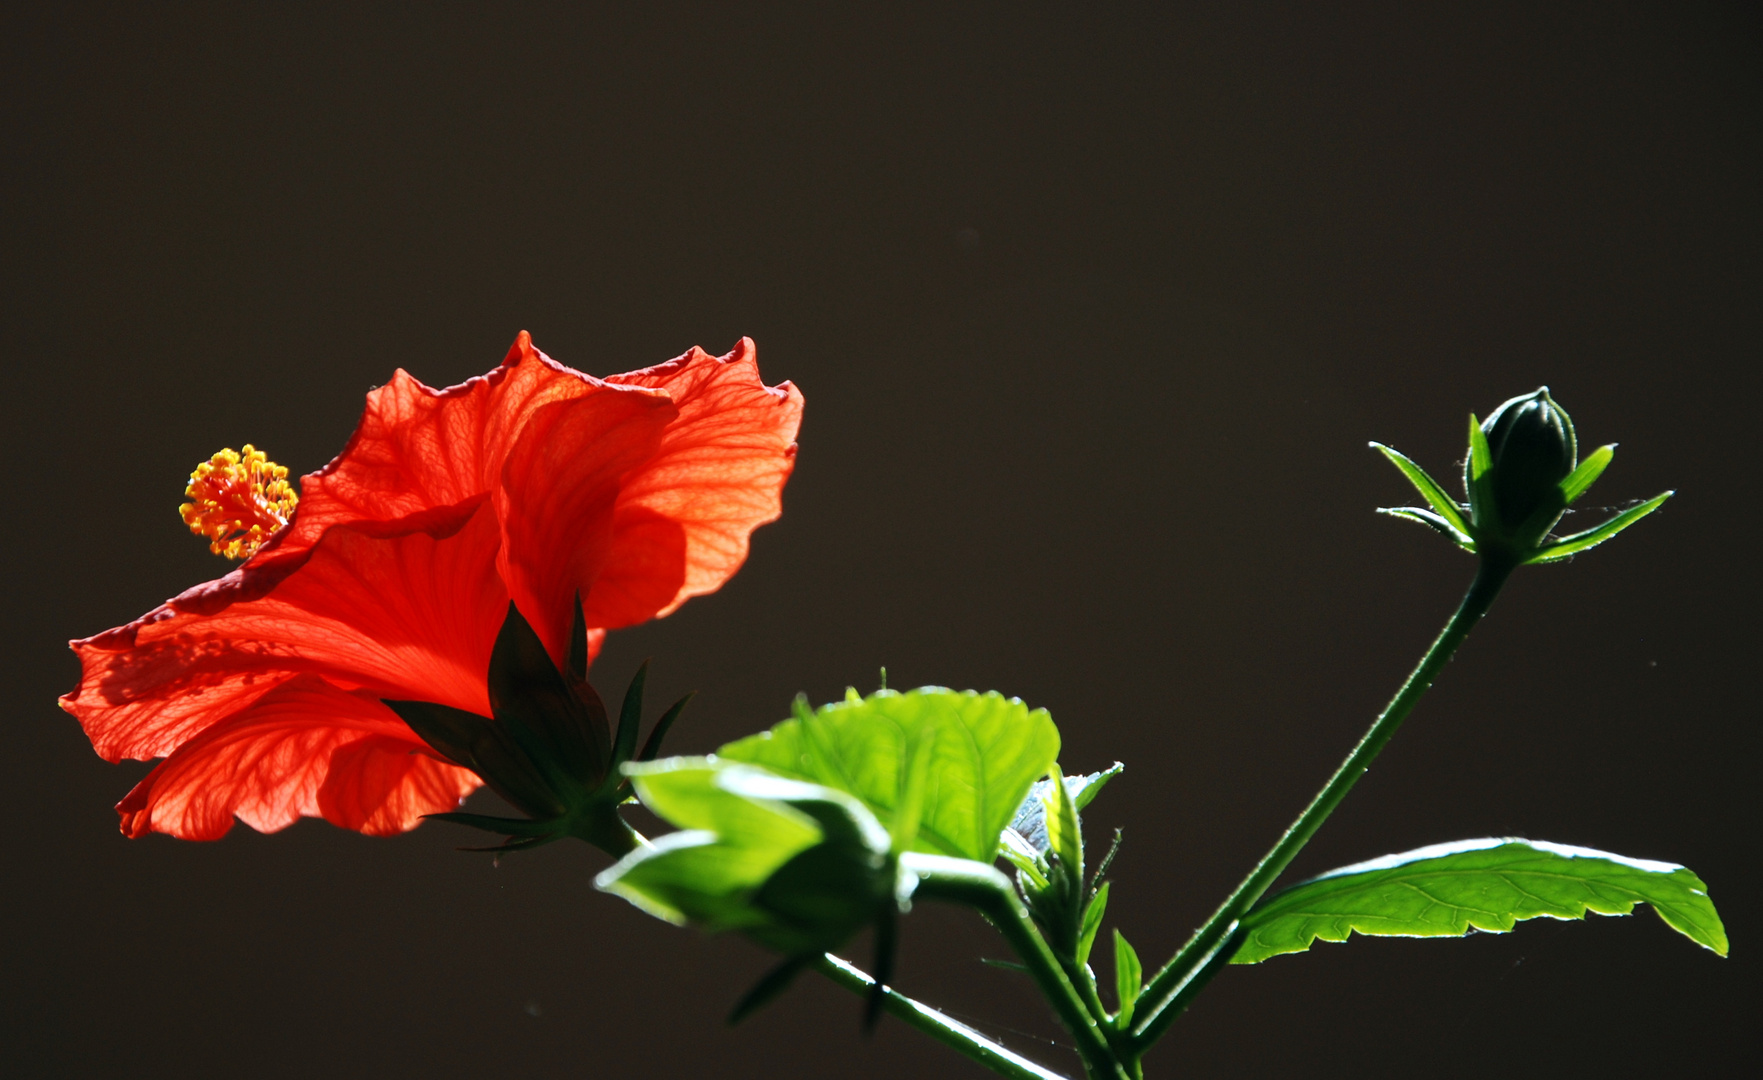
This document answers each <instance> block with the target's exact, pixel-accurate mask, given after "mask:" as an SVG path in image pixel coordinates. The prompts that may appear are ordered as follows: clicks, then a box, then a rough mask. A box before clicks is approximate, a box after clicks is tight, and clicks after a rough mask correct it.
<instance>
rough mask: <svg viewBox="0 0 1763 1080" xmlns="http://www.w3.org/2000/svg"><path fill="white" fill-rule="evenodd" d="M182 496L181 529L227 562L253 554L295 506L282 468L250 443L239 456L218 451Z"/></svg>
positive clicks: (295, 499)
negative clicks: (185, 528) (186, 529)
mask: <svg viewBox="0 0 1763 1080" xmlns="http://www.w3.org/2000/svg"><path fill="white" fill-rule="evenodd" d="M184 494H185V495H188V496H189V497H190V501H189V502H187V503H185V504H183V505H182V506H180V507H178V513H180V514H182V515H183V517H184V524H186V525H188V526H189V527H190V531H191V532H193V533H195V534H196V535H197V536H206V537H207V538H208V540H209V544H208V550H210V551H212V552H214V553H215V554H216V555H225V556H226V557H227V558H229V559H249V558H250V557H251V556H252V555H255V554H256V553H257V549H258V548H260V547H262V546H263V544H264V541H266V540H268V539H269V538H270V537H271V536H273V535H274V534H275V531H276V530H277V529H279V528H281V527H282V526H283V525H286V524H287V523H288V518H289V517H291V516H292V515H293V513H294V504H295V503H298V502H299V501H300V497H299V496H298V495H296V494H294V488H293V486H292V485H291V484H289V483H288V470H287V468H286V466H282V465H277V464H276V463H275V462H273V461H271V460H269V458H268V457H267V456H265V455H264V453H263V451H261V450H258V449H256V448H255V447H253V446H252V445H251V444H250V443H246V444H245V449H244V450H242V451H235V450H231V449H227V450H222V451H221V452H220V453H218V454H216V455H214V456H213V457H211V458H209V459H208V460H207V461H204V462H203V463H202V464H200V465H198V466H196V471H195V472H193V473H191V474H190V486H189V487H187V488H185V489H184Z"/></svg>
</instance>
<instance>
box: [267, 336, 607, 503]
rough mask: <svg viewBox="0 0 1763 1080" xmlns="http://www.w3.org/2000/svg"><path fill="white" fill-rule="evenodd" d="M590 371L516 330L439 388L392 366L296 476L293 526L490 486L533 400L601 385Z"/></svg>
mask: <svg viewBox="0 0 1763 1080" xmlns="http://www.w3.org/2000/svg"><path fill="white" fill-rule="evenodd" d="M603 389H604V384H603V383H602V382H601V381H600V380H598V379H595V378H592V377H590V376H587V375H584V374H582V373H581V372H579V371H575V370H573V369H571V368H568V367H565V366H563V365H562V364H559V363H557V362H556V361H554V360H552V359H551V358H550V357H548V356H546V355H545V354H544V353H542V352H540V351H539V350H537V349H535V348H533V343H532V338H531V336H530V335H528V334H527V332H526V331H524V330H522V331H521V332H520V334H519V336H517V337H516V338H515V339H514V345H513V346H512V347H510V348H509V350H508V356H507V358H506V359H505V360H503V361H502V366H501V367H498V368H497V369H496V370H494V371H492V372H490V373H489V374H488V375H482V376H479V377H477V378H474V379H468V380H466V381H465V382H463V383H460V384H459V385H457V386H450V387H448V388H447V389H445V390H435V389H432V388H430V387H428V386H425V385H423V384H422V383H421V382H419V381H418V380H417V379H415V378H413V377H411V375H410V374H409V373H407V372H406V371H404V370H403V369H402V368H400V369H399V370H398V371H396V372H395V373H393V375H392V381H391V382H389V383H387V384H386V385H385V386H382V387H380V388H379V389H378V390H375V391H373V392H372V393H370V394H368V395H367V408H366V411H365V412H363V413H362V416H361V423H360V424H359V425H358V426H357V427H356V429H355V434H354V435H353V436H351V437H350V439H349V445H348V446H346V447H344V449H343V452H342V453H341V454H338V455H337V457H336V459H335V460H333V461H332V462H331V463H330V464H328V465H326V466H325V467H324V468H322V469H320V470H318V471H317V472H315V473H310V474H308V475H306V476H303V477H301V478H300V509H299V511H298V513H297V515H296V521H295V527H294V530H293V531H294V532H295V533H296V534H297V535H313V534H315V533H322V532H323V530H324V529H326V528H328V527H330V526H331V525H333V524H335V523H337V522H339V521H363V520H369V521H390V520H394V519H396V518H401V517H404V516H406V515H409V514H413V513H417V512H419V511H422V510H428V509H433V508H434V507H438V506H450V505H453V504H455V503H459V502H463V501H465V500H466V499H469V498H472V497H473V496H476V495H482V494H484V493H485V492H488V491H490V490H491V489H493V488H494V487H495V486H496V483H497V481H498V480H499V479H500V478H501V470H502V461H503V459H504V458H505V457H506V456H507V455H508V451H509V450H510V449H511V448H512V447H513V445H514V442H515V439H516V438H517V437H518V436H519V434H520V430H521V428H522V427H523V426H524V425H525V423H526V420H527V418H528V417H529V416H531V415H532V413H533V412H535V411H536V410H538V409H541V408H543V407H544V406H545V405H547V404H550V403H552V402H556V401H567V400H569V399H571V398H576V397H581V396H582V395H584V394H589V393H593V392H594V391H596V390H603Z"/></svg>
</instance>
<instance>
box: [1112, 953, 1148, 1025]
mask: <svg viewBox="0 0 1763 1080" xmlns="http://www.w3.org/2000/svg"><path fill="white" fill-rule="evenodd" d="M1144 987H1145V969H1144V967H1143V966H1142V965H1141V964H1140V963H1139V954H1138V952H1137V951H1136V950H1134V949H1133V947H1132V945H1131V943H1129V942H1128V941H1127V940H1126V935H1125V934H1122V933H1121V932H1120V931H1119V930H1116V931H1114V994H1115V1000H1116V1001H1118V1002H1119V1003H1120V1009H1119V1011H1118V1012H1116V1013H1115V1014H1114V1026H1115V1027H1117V1028H1120V1029H1122V1030H1125V1029H1126V1027H1127V1026H1128V1025H1129V1024H1131V1023H1132V1007H1133V1005H1134V1004H1136V1003H1137V1002H1138V1000H1139V993H1140V992H1141V991H1142V990H1143V989H1144Z"/></svg>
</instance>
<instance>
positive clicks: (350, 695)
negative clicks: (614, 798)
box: [61, 332, 802, 839]
mask: <svg viewBox="0 0 1763 1080" xmlns="http://www.w3.org/2000/svg"><path fill="white" fill-rule="evenodd" d="M801 414H802V395H801V393H800V392H799V391H797V390H796V388H795V387H793V386H791V385H790V384H789V383H784V384H782V385H780V386H777V387H767V386H765V385H764V384H763V383H761V382H760V380H759V371H758V366H757V363H756V362H755V359H754V349H753V343H752V341H750V340H745V339H743V340H742V342H741V343H740V345H739V346H737V347H736V348H735V350H734V351H733V352H731V353H729V354H728V355H727V356H723V357H711V356H709V355H708V354H706V353H705V352H704V351H703V350H701V349H693V350H692V351H691V352H689V353H686V354H685V355H684V356H681V357H679V358H677V359H674V360H670V361H668V362H667V363H665V364H661V365H659V366H656V367H652V368H646V369H644V370H642V371H633V372H630V373H628V374H624V375H614V376H612V377H610V378H607V379H596V378H593V377H590V376H587V375H584V374H582V373H581V372H579V371H575V370H572V369H570V368H567V367H564V366H563V365H561V364H558V363H556V362H555V361H553V360H551V359H550V358H549V357H547V356H545V355H544V354H543V353H541V352H539V351H538V350H537V349H535V348H533V346H532V341H531V339H530V338H529V337H528V336H527V335H526V334H525V333H524V332H523V333H522V334H521V335H520V336H519V337H518V338H516V339H515V342H514V346H513V348H511V349H510V350H509V352H508V358H507V359H506V360H505V361H503V363H502V366H501V367H498V368H497V369H496V370H494V371H492V372H490V373H489V374H488V375H485V376H482V377H480V378H475V379H471V380H469V381H467V382H465V383H462V384H461V385H459V386H454V387H449V388H448V389H445V390H434V389H431V388H429V387H427V386H424V385H423V384H422V383H420V382H418V381H417V380H416V379H414V378H412V377H411V376H410V375H408V374H406V373H405V372H403V371H402V370H400V371H398V372H397V373H396V374H395V375H393V377H392V381H391V383H389V384H388V385H386V386H384V387H381V388H380V389H378V390H375V391H373V392H372V393H370V394H369V395H368V397H367V410H366V412H365V413H364V414H363V416H362V419H361V423H360V426H359V427H357V428H356V431H355V434H354V436H353V437H352V438H351V439H350V440H349V444H348V446H346V447H345V448H344V450H343V452H342V453H341V454H340V455H338V456H337V458H336V460H334V461H332V462H331V463H330V464H329V465H327V466H325V467H324V468H322V469H320V470H319V471H317V472H315V473H311V474H309V475H307V476H305V477H303V478H302V479H301V491H300V501H299V508H298V510H297V511H295V512H294V514H293V517H292V519H291V520H289V521H288V522H287V524H286V526H285V527H282V528H280V529H279V531H275V532H274V534H273V535H271V536H268V540H267V542H266V543H263V545H262V547H261V549H260V550H258V551H257V552H256V553H255V554H253V555H251V557H250V558H249V559H247V561H246V562H245V563H243V564H242V565H241V566H240V567H239V568H238V569H237V570H234V571H233V572H232V573H230V574H228V575H226V576H225V577H222V578H219V579H217V580H215V581H210V582H207V583H206V584H203V585H198V586H196V587H195V588H192V589H190V590H188V591H186V592H184V593H182V594H181V595H179V596H177V597H175V598H173V599H172V600H170V601H168V602H166V603H165V604H163V605H161V606H160V607H158V608H156V609H155V610H153V611H151V612H149V613H147V614H146V615H143V616H142V617H141V618H139V619H136V620H135V621H134V622H131V623H129V624H128V625H126V626H121V627H118V628H116V629H114V630H110V631H107V632H106V633H103V634H99V635H97V636H96V637H91V638H87V639H85V640H83V641H75V642H73V643H72V646H73V649H74V651H75V652H77V653H78V654H79V657H80V662H81V667H82V671H81V676H80V684H79V686H78V688H77V689H75V691H74V692H73V693H71V694H69V695H67V696H65V697H63V698H62V699H61V705H62V707H63V708H65V709H66V710H67V711H69V712H71V713H72V714H74V716H76V717H78V719H79V721H80V724H81V725H82V726H83V727H84V728H85V731H86V735H87V736H88V737H89V738H90V739H91V740H92V746H93V748H94V749H96V750H97V751H98V753H99V754H100V755H101V756H102V757H104V758H105V759H106V760H108V761H118V760H121V759H123V758H135V759H141V760H150V759H153V758H164V760H163V761H161V762H160V763H159V765H158V766H157V767H156V768H155V769H154V770H153V771H152V772H151V773H149V774H148V776H147V777H146V778H145V779H144V780H142V781H141V782H140V783H139V784H138V785H136V787H135V789H134V790H133V791H131V792H129V794H128V796H127V797H126V798H124V799H123V801H122V802H121V803H119V804H118V806H117V810H118V812H119V813H120V814H121V816H122V831H123V832H124V833H126V834H128V835H129V836H142V835H145V834H146V833H148V832H164V833H170V834H172V835H174V836H180V837H185V838H188V839H214V838H217V837H219V836H221V835H222V834H224V833H225V832H226V831H227V830H228V829H229V828H230V827H231V826H232V822H233V819H234V818H235V817H237V818H238V819H240V820H242V821H244V822H245V823H246V824H248V825H250V826H251V827H252V828H255V829H258V830H259V831H263V832H269V831H273V830H276V829H281V828H284V827H286V826H287V825H290V824H292V823H293V821H294V820H295V819H296V818H298V817H300V816H302V815H306V816H319V817H323V818H325V819H326V820H328V821H330V822H332V823H334V824H337V825H341V826H343V827H345V828H350V829H356V830H359V831H361V832H364V833H370V834H375V835H384V834H390V833H397V832H402V831H404V830H407V829H410V828H413V827H414V826H415V825H416V824H417V823H418V822H419V820H420V818H421V817H422V815H424V814H428V813H434V812H439V811H445V810H451V809H453V808H454V807H456V806H457V805H458V804H459V803H460V801H461V800H463V799H464V798H465V796H466V795H468V794H470V793H471V792H472V791H473V790H475V789H476V788H477V787H478V786H479V783H480V781H479V779H478V777H477V776H476V775H474V774H473V773H471V772H469V771H467V770H465V769H462V768H459V767H458V766H456V765H453V764H451V763H449V762H447V761H445V760H444V759H442V758H441V757H439V756H438V755H437V754H436V753H435V752H434V751H433V750H432V749H431V748H430V747H429V746H428V745H427V744H426V743H424V742H423V740H422V739H420V738H418V737H417V736H416V734H415V733H414V732H412V731H411V729H410V728H409V727H408V726H406V724H405V723H404V722H403V721H402V720H400V719H399V718H398V716H397V715H396V714H395V713H393V712H392V711H391V709H389V708H388V707H386V706H385V705H384V704H382V703H381V699H382V698H385V699H394V700H397V699H417V700H423V701H432V702H437V703H440V704H443V705H449V706H452V707H454V708H458V709H464V710H468V711H470V712H474V713H477V714H480V715H487V714H488V713H489V711H490V709H489V699H488V691H487V688H486V681H485V680H486V669H487V666H488V664H489V660H490V654H491V648H492V645H493V644H494V642H495V640H496V635H497V632H498V630H499V628H500V627H501V626H502V624H503V619H504V617H505V615H506V614H507V611H508V605H509V603H510V601H512V602H513V603H514V605H515V606H516V607H517V608H518V609H519V610H520V612H521V613H522V614H523V615H525V616H526V619H527V621H528V622H530V623H531V625H532V627H533V629H534V630H535V631H536V632H537V634H538V636H539V638H540V640H541V641H542V642H543V644H544V646H545V648H546V650H547V651H548V652H549V653H550V654H551V657H552V660H553V661H554V662H556V663H558V664H559V665H561V664H562V662H563V661H564V659H565V653H566V650H567V649H568V646H569V639H570V632H571V628H572V622H573V619H574V618H575V603H576V598H577V597H578V596H579V597H580V599H581V607H582V613H583V617H584V618H585V620H586V625H587V626H588V628H589V632H588V644H589V654H590V657H591V656H592V654H594V653H597V652H598V651H599V646H600V643H601V641H602V640H603V639H604V637H605V633H606V631H607V630H608V629H614V628H617V627H621V626H630V625H633V624H635V623H640V622H643V621H645V620H647V619H651V618H655V617H656V616H660V615H666V614H668V613H669V612H671V611H673V610H674V609H675V608H677V607H678V606H679V605H680V604H682V603H683V602H685V600H686V599H687V598H688V597H692V596H698V595H701V594H704V593H708V592H712V591H714V590H715V589H717V588H718V587H720V586H721V585H722V583H723V582H724V581H726V580H728V578H729V576H730V575H731V574H733V573H734V572H735V570H736V569H738V568H739V567H740V565H741V563H742V561H743V560H745V558H746V555H747V543H748V536H749V534H750V533H751V532H752V531H753V529H754V528H756V527H758V526H760V525H763V524H765V523H766V522H769V521H773V520H776V518H777V516H778V514H779V511H780V498H781V492H782V489H783V485H784V481H785V480H786V479H787V478H788V477H789V474H790V469H791V466H792V465H793V463H794V459H795V451H796V446H795V442H794V439H795V435H796V428H797V425H798V423H799V422H800V420H801ZM249 449H250V448H247V455H246V458H247V459H249V458H250V457H251V456H252V455H251V454H250V453H249ZM257 457H258V460H259V463H261V455H258V456H257ZM217 460H218V459H217ZM230 460H232V461H234V462H236V461H238V458H237V456H236V455H234V456H233V457H232V458H231V459H230ZM250 464H251V463H250V461H249V460H247V462H246V467H247V471H248V467H249V466H250ZM235 468H238V467H237V466H235ZM284 475H285V474H284ZM222 479H224V474H223V476H221V477H207V474H206V473H202V472H201V471H200V470H199V475H198V477H197V478H195V479H193V481H192V494H193V495H194V494H195V493H196V491H197V486H198V484H199V483H208V484H209V485H210V486H211V487H219V486H224V485H221V484H220V480H222ZM271 482H272V483H273V482H274V480H272V481H271ZM281 490H284V491H285V487H284V488H283V489H281ZM257 491H258V495H257V498H258V499H259V500H260V501H261V498H262V495H261V491H262V489H261V488H258V489H257ZM232 494H233V495H234V496H237V497H239V498H242V499H243V500H244V502H245V503H246V504H249V503H250V497H249V492H246V493H244V494H243V495H241V494H240V493H239V492H233V493H232ZM290 501H291V500H290ZM248 512H249V506H248V505H247V514H248ZM200 515H201V511H200V509H192V508H191V507H186V508H185V518H186V520H189V521H191V524H192V527H193V528H198V529H200V528H202V520H201V516H200ZM260 516H261V515H260ZM247 520H248V517H247ZM267 520H268V524H269V525H270V527H271V528H273V527H274V526H275V524H276V522H277V521H278V520H279V519H278V518H275V517H271V518H269V519H267ZM260 532H261V533H262V534H263V535H267V530H260ZM211 535H215V539H216V549H217V550H220V549H221V547H222V545H223V543H224V542H225V541H226V539H227V538H226V537H223V536H221V535H218V534H213V533H211ZM247 539H248V541H249V542H250V543H253V544H254V543H257V542H259V534H251V535H250V536H249V537H247ZM233 550H237V545H236V544H235V545H234V548H233ZM246 550H249V549H248V548H247V549H246Z"/></svg>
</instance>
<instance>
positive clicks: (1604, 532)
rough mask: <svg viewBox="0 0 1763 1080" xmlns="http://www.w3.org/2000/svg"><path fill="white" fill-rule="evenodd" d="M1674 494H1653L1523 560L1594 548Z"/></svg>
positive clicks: (1556, 557)
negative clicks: (1598, 523) (1599, 523)
mask: <svg viewBox="0 0 1763 1080" xmlns="http://www.w3.org/2000/svg"><path fill="white" fill-rule="evenodd" d="M1675 494H1677V492H1675V491H1667V492H1665V493H1663V494H1660V495H1655V496H1653V497H1652V498H1651V499H1648V500H1647V501H1646V502H1644V503H1642V504H1640V505H1639V506H1635V507H1630V508H1629V509H1627V510H1624V511H1623V512H1622V513H1620V514H1617V515H1616V516H1615V517H1613V518H1611V519H1610V520H1609V521H1606V522H1604V523H1603V524H1602V525H1598V526H1596V527H1594V528H1590V529H1587V530H1585V531H1584V532H1576V533H1574V534H1572V535H1571V536H1563V537H1559V538H1557V539H1556V541H1555V542H1554V543H1553V544H1551V545H1550V546H1548V547H1546V548H1543V549H1542V550H1540V551H1538V552H1537V553H1536V554H1534V555H1532V556H1530V557H1529V558H1528V559H1526V560H1524V561H1525V563H1526V564H1530V563H1552V562H1560V561H1561V560H1562V559H1565V558H1568V557H1570V556H1573V555H1577V554H1579V553H1580V552H1582V551H1587V550H1589V549H1591V548H1595V547H1597V546H1598V545H1599V544H1602V543H1603V542H1604V541H1606V540H1608V539H1610V538H1611V537H1613V536H1615V535H1616V534H1617V533H1619V532H1621V531H1622V530H1624V529H1626V528H1628V527H1629V526H1630V525H1633V524H1634V523H1635V522H1637V521H1639V520H1640V519H1641V518H1644V517H1646V516H1647V515H1648V514H1650V513H1652V512H1653V511H1655V510H1657V509H1659V507H1660V506H1662V505H1664V503H1665V500H1666V499H1669V498H1671V496H1673V495H1675Z"/></svg>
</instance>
